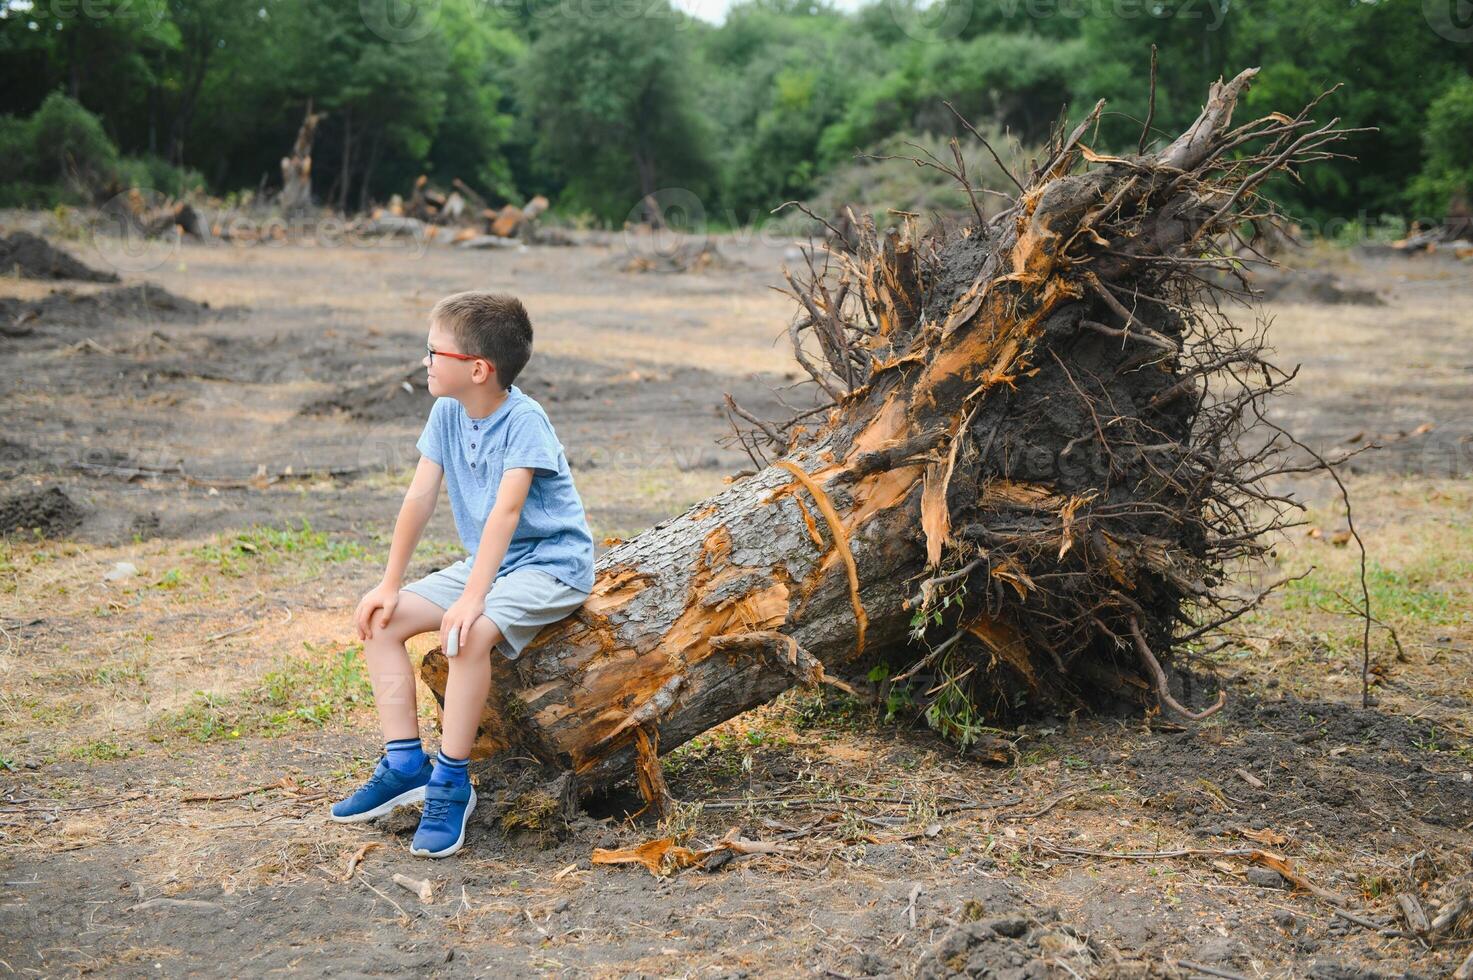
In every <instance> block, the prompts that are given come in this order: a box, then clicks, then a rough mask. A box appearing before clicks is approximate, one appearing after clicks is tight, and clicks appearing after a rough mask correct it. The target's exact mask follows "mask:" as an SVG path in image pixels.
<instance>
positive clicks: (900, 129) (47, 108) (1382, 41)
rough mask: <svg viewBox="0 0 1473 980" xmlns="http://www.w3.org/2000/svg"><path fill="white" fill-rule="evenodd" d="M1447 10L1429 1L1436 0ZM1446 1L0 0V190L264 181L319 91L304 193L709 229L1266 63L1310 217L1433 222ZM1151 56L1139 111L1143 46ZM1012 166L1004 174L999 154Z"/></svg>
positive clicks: (1284, 193) (1454, 51)
mask: <svg viewBox="0 0 1473 980" xmlns="http://www.w3.org/2000/svg"><path fill="white" fill-rule="evenodd" d="M1443 6H1446V8H1447V9H1446V11H1445V12H1444V11H1443V9H1442V7H1443ZM1458 9H1459V8H1458V4H1457V0H1446V2H1445V4H1444V3H1443V0H1426V2H1423V0H1380V2H1367V0H1155V2H1152V0H931V2H929V3H924V4H923V3H919V2H917V0H873V2H871V3H869V4H868V5H866V6H863V7H861V8H859V9H858V10H857V11H853V12H844V11H840V10H837V9H835V8H834V7H831V6H829V5H827V4H825V3H823V2H820V0H743V2H739V3H737V4H736V5H735V6H733V7H732V8H731V9H730V10H729V11H728V13H727V15H726V17H725V19H724V21H723V22H722V23H721V24H719V25H716V24H712V23H710V22H707V21H705V20H701V19H698V18H695V17H692V16H690V15H689V14H688V13H686V12H683V11H682V9H680V8H679V7H678V6H672V5H671V4H670V2H669V0H420V2H409V0H248V2H247V0H35V2H15V0H9V2H6V0H0V113H3V115H0V204H4V205H12V206H14V205H30V206H37V205H40V206H47V205H51V204H55V203H59V202H68V201H70V202H73V203H81V202H82V201H81V199H84V198H86V197H87V196H89V195H91V196H97V195H99V194H103V193H105V192H107V191H112V192H114V193H115V192H116V190H117V189H118V188H120V187H127V186H141V187H149V188H153V189H156V190H159V191H161V192H163V193H166V194H170V195H177V194H180V193H182V192H185V191H189V190H192V189H201V190H205V191H206V192H208V193H210V194H214V195H222V196H225V195H231V194H236V193H239V192H243V191H255V190H257V189H266V190H270V189H271V188H273V187H275V186H278V185H279V182H280V170H279V167H280V160H281V157H282V156H283V155H284V154H285V153H286V152H287V151H288V149H289V148H290V146H291V144H292V141H293V138H294V136H295V134H296V132H297V128H298V126H299V125H300V124H301V122H302V119H303V116H304V114H305V112H306V111H307V107H308V106H309V104H310V105H311V106H312V107H313V109H314V110H315V111H319V112H323V113H325V114H326V115H325V117H324V118H323V120H322V122H321V124H320V125H319V127H318V130H317V137H316V143H315V146H314V152H313V188H314V194H315V196H316V198H317V200H318V201H319V202H321V203H323V204H325V205H328V206H332V207H337V208H340V209H343V210H346V211H352V210H359V209H362V208H365V207H368V206H370V205H372V204H373V203H375V202H382V201H384V200H386V199H387V198H388V197H389V196H390V195H391V194H393V193H407V192H408V191H409V189H410V188H411V187H412V185H413V182H414V179H415V178H416V177H417V176H418V175H419V174H422V173H425V174H429V175H430V177H431V179H432V180H435V181H437V182H440V183H442V184H446V185H448V183H449V181H450V180H451V178H460V179H461V180H463V181H465V182H466V183H467V184H469V185H470V186H471V187H473V188H475V189H476V190H478V191H479V192H480V193H481V194H482V195H483V196H485V197H486V198H487V199H488V200H490V201H492V202H493V203H498V204H499V203H504V202H511V203H519V202H521V201H524V200H526V199H528V198H530V197H531V196H533V195H535V194H545V195H547V196H548V197H549V198H551V199H552V201H553V202H554V208H555V209H556V210H557V211H558V212H561V213H562V214H565V215H584V216H586V217H588V218H590V219H593V220H597V221H600V222H608V223H615V224H616V223H618V222H620V221H622V220H623V219H624V218H625V217H626V216H627V215H628V214H629V213H630V212H631V209H632V208H633V207H635V205H636V204H637V202H638V201H639V200H640V198H641V196H642V195H643V194H645V193H648V192H650V191H652V190H655V189H658V188H671V187H678V188H683V189H685V190H688V191H690V192H691V193H692V194H694V195H696V198H697V199H699V200H700V201H701V202H702V203H703V206H704V207H705V209H706V213H707V217H708V219H709V220H712V221H713V222H716V223H718V224H726V225H744V224H753V223H757V222H760V221H761V220H762V219H763V218H765V216H766V215H767V214H768V212H769V211H770V210H771V209H772V208H773V207H775V206H776V205H778V204H780V203H781V202H783V201H786V200H791V199H804V200H806V199H812V198H813V197H814V196H815V195H818V194H820V193H821V192H822V190H823V189H824V187H825V186H826V184H829V183H832V182H833V181H835V180H838V179H841V178H842V175H843V174H844V172H845V169H846V168H849V167H852V166H853V165H854V164H853V161H854V160H855V155H856V152H859V151H870V152H874V151H876V149H877V148H881V147H894V146H896V145H898V144H899V143H900V142H901V141H903V140H905V139H917V140H923V141H924V140H926V139H928V138H929V139H931V140H933V141H937V140H944V139H945V138H946V137H948V136H952V135H964V130H963V128H962V126H961V124H960V123H959V122H958V120H957V118H956V116H955V115H954V114H953V113H952V112H951V111H950V110H949V109H948V108H947V107H946V105H945V103H947V102H950V103H951V104H952V105H953V106H955V108H956V111H957V112H959V113H961V114H962V115H963V116H965V117H966V118H967V119H968V120H971V121H972V122H974V123H976V124H977V125H978V126H979V127H985V128H984V131H986V132H1003V131H1006V132H1007V133H1008V134H1009V138H1008V140H1006V141H1004V142H1008V143H1012V142H1013V141H1016V144H1018V145H1017V146H1014V147H1013V148H1012V149H1011V150H1010V149H1009V148H1008V147H1000V149H1001V150H1002V151H1003V153H1004V155H1005V156H1007V157H1008V158H1009V159H1013V158H1018V159H1021V158H1022V157H1023V156H1025V155H1026V148H1028V147H1034V146H1037V145H1039V144H1041V143H1042V142H1043V141H1045V140H1046V139H1047V136H1048V133H1049V130H1050V127H1051V126H1053V125H1055V124H1056V123H1057V120H1058V119H1059V117H1060V114H1061V112H1063V111H1065V109H1066V107H1067V110H1068V112H1069V113H1070V114H1071V115H1072V117H1073V118H1076V119H1077V118H1080V117H1082V115H1083V114H1084V113H1085V112H1086V111H1087V110H1088V109H1089V107H1091V106H1092V105H1093V104H1094V102H1095V101H1096V100H1097V99H1099V98H1106V99H1108V100H1109V101H1108V106H1107V112H1106V113H1105V115H1104V117H1103V119H1102V120H1101V125H1100V130H1099V132H1098V133H1097V134H1096V135H1095V136H1094V140H1093V145H1095V146H1096V147H1097V148H1101V149H1105V150H1110V151H1128V152H1134V151H1135V150H1136V149H1137V148H1138V146H1140V145H1141V135H1142V126H1143V122H1144V120H1145V119H1146V117H1147V114H1148V111H1150V112H1151V113H1152V116H1151V118H1152V120H1153V127H1152V128H1153V130H1154V131H1156V132H1157V133H1158V134H1170V133H1173V132H1179V131H1180V129H1181V128H1182V127H1183V126H1184V125H1186V124H1187V123H1189V122H1190V120H1191V119H1192V118H1193V117H1194V115H1195V114H1196V112H1197V110H1198V109H1199V107H1200V105H1201V103H1202V100H1203V99H1204V97H1205V95H1206V92H1207V86H1208V84H1209V83H1210V82H1211V81H1212V80H1213V79H1215V78H1217V77H1218V76H1220V75H1228V76H1231V75H1232V74H1234V73H1235V72H1236V71H1238V70H1239V69H1241V68H1243V67H1246V66H1249V65H1260V66H1262V73H1261V74H1260V76H1259V77H1258V79H1257V81H1256V83H1255V84H1254V86H1253V88H1252V91H1251V92H1250V94H1249V96H1248V98H1247V100H1246V105H1245V106H1244V107H1243V113H1244V118H1245V119H1246V118H1251V117H1252V116H1254V115H1258V114H1261V113H1263V112H1266V111H1270V110H1280V111H1288V112H1295V111H1297V110H1298V109H1299V108H1300V107H1302V106H1303V105H1305V104H1306V103H1308V102H1310V101H1311V100H1313V99H1315V98H1316V97H1318V96H1320V95H1321V94H1322V93H1324V92H1325V91H1326V90H1327V89H1330V88H1332V87H1333V86H1335V85H1336V83H1342V84H1341V85H1340V87H1339V88H1338V89H1336V90H1335V91H1334V92H1332V93H1331V94H1329V95H1328V96H1326V97H1325V98H1324V100H1323V101H1322V102H1321V103H1320V105H1319V106H1318V107H1317V108H1316V110H1315V115H1316V117H1317V118H1323V119H1326V120H1328V119H1329V118H1330V117H1331V116H1338V117H1340V119H1341V125H1344V126H1350V127H1375V131H1373V132H1363V133H1358V134H1355V135H1354V136H1353V137H1352V138H1351V139H1349V140H1347V141H1346V142H1345V143H1344V145H1343V147H1342V152H1343V153H1345V154H1347V155H1351V156H1353V157H1354V158H1355V159H1353V160H1352V159H1348V158H1346V159H1333V160H1330V161H1326V162H1324V163H1322V164H1319V165H1317V166H1315V167H1313V168H1309V169H1308V170H1307V171H1306V172H1305V173H1303V174H1302V175H1300V179H1297V180H1296V179H1294V178H1293V177H1289V178H1285V179H1281V180H1280V181H1279V182H1278V183H1277V185H1276V186H1275V187H1274V188H1273V193H1274V195H1275V196H1276V197H1277V198H1278V199H1279V200H1280V201H1281V203H1282V204H1283V205H1284V206H1285V207H1286V208H1288V209H1289V210H1290V211H1291V213H1293V214H1295V215H1296V216H1298V217H1300V218H1302V219H1304V220H1305V221H1306V222H1308V223H1310V224H1311V225H1314V224H1315V223H1318V224H1320V225H1321V226H1323V225H1324V224H1325V223H1327V222H1334V221H1341V222H1343V221H1345V220H1348V219H1354V220H1360V221H1378V220H1383V216H1391V217H1393V218H1401V219H1407V218H1411V217H1420V218H1422V219H1423V220H1426V219H1428V218H1433V219H1435V218H1437V217H1438V216H1441V215H1443V214H1445V213H1446V212H1447V210H1448V209H1449V207H1450V206H1451V207H1453V208H1455V209H1456V208H1459V207H1463V206H1465V205H1464V204H1463V203H1461V202H1463V201H1465V200H1466V196H1467V189H1468V187H1469V185H1470V176H1473V24H1468V23H1464V22H1463V21H1461V20H1459V18H1458V16H1457V12H1458ZM1153 44H1154V45H1155V46H1156V58H1157V63H1158V69H1157V75H1158V79H1157V84H1156V87H1155V99H1154V107H1150V106H1149V105H1148V100H1149V96H1150V92H1151V86H1150V74H1151V58H1152V45H1153ZM999 176H1000V172H999Z"/></svg>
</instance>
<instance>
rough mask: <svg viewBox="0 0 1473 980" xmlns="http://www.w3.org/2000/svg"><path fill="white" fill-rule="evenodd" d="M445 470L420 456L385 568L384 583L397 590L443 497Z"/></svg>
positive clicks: (395, 529) (401, 508) (396, 525)
mask: <svg viewBox="0 0 1473 980" xmlns="http://www.w3.org/2000/svg"><path fill="white" fill-rule="evenodd" d="M444 475H445V471H444V470H443V469H441V467H440V464H439V463H437V462H435V461H434V460H433V459H430V458H429V457H428V456H421V457H420V458H419V465H418V466H417V467H415V470H414V479H413V480H412V481H411V482H410V484H409V490H408V491H406V492H405V494H404V503H403V504H401V505H400V506H399V517H398V519H396V520H395V521H394V539H393V542H392V543H390V545H389V560H388V563H387V565H386V567H385V568H384V583H385V584H386V585H389V586H392V587H393V588H395V589H397V588H399V586H400V585H402V584H403V582H404V572H405V570H406V569H408V568H409V560H410V558H412V557H413V556H414V549H415V547H416V546H417V545H418V544H419V538H420V535H422V534H423V533H424V529H425V525H427V524H428V523H429V522H430V515H432V514H433V513H434V512H435V504H436V502H438V501H439V499H440V482H441V480H442V479H443V478H444Z"/></svg>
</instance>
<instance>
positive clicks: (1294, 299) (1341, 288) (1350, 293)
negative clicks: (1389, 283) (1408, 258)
mask: <svg viewBox="0 0 1473 980" xmlns="http://www.w3.org/2000/svg"><path fill="white" fill-rule="evenodd" d="M1248 281H1249V282H1250V283H1252V284H1253V288H1254V289H1255V290H1256V291H1258V292H1259V293H1260V294H1262V297H1263V299H1265V300H1278V301H1280V302H1289V303H1326V304H1329V305H1332V306H1338V305H1346V304H1349V305H1355V306H1385V305H1386V301H1385V300H1384V299H1382V298H1381V296H1380V294H1379V293H1377V292H1376V291H1375V290H1374V289H1365V288H1362V287H1360V286H1355V285H1350V284H1348V283H1346V282H1344V281H1343V280H1341V279H1340V277H1339V276H1336V275H1334V274H1333V273H1330V272H1321V271H1319V270H1315V269H1272V268H1259V269H1257V270H1255V271H1254V272H1253V273H1252V274H1251V275H1250V276H1249V277H1248Z"/></svg>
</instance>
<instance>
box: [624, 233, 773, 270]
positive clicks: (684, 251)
mask: <svg viewBox="0 0 1473 980" xmlns="http://www.w3.org/2000/svg"><path fill="white" fill-rule="evenodd" d="M611 265H612V266H613V268H615V269H617V270H618V271H620V272H659V273H664V274H667V275H668V274H671V273H679V272H721V271H728V270H733V269H741V268H743V267H744V266H743V264H742V263H741V262H738V261H736V260H735V259H732V258H730V257H728V256H727V255H725V254H723V253H722V252H721V250H720V249H718V248H717V247H716V244H715V243H714V242H688V243H686V244H683V245H680V246H678V247H676V248H659V247H655V246H653V245H651V244H650V243H649V242H648V241H633V242H630V243H629V248H628V251H627V252H625V253H624V254H621V255H615V256H614V258H613V260H612V262H611Z"/></svg>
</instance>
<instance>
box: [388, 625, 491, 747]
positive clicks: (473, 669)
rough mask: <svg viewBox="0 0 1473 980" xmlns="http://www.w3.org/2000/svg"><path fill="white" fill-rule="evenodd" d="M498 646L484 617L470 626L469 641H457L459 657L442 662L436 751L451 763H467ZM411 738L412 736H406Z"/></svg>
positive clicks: (479, 722) (483, 707)
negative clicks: (444, 672) (441, 722)
mask: <svg viewBox="0 0 1473 980" xmlns="http://www.w3.org/2000/svg"><path fill="white" fill-rule="evenodd" d="M500 642H501V630H499V629H497V628H496V624H495V623H493V622H491V620H489V619H487V618H486V617H485V616H482V617H481V618H479V619H477V620H476V621H475V622H474V623H472V624H471V632H470V637H469V638H468V639H467V638H462V639H461V641H460V653H459V654H457V655H456V656H454V657H448V658H446V662H447V663H448V664H449V665H450V676H448V677H446V678H445V734H444V737H443V738H441V740H440V751H441V752H444V753H445V754H446V755H448V756H450V757H451V758H452V759H468V758H470V754H471V744H472V743H473V742H475V740H476V728H477V727H479V726H480V724H481V715H482V713H483V712H484V711H485V710H486V696H487V695H488V694H490V693H491V658H492V657H493V656H497V657H499V656H501V654H500V653H496V652H494V651H493V648H494V647H495V646H496V644H498V643H500ZM410 737H413V736H410Z"/></svg>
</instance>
